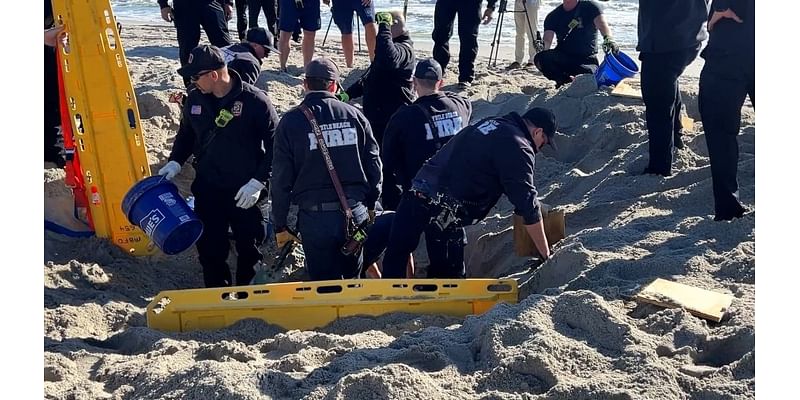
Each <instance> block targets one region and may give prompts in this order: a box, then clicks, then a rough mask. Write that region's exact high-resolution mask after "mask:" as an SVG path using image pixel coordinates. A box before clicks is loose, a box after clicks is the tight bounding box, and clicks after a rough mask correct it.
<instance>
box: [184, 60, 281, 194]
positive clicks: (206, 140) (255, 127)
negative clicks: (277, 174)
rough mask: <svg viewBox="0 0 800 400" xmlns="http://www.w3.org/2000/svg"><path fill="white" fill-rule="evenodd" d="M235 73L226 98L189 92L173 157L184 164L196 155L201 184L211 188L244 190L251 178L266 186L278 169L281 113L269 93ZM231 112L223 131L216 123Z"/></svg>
mask: <svg viewBox="0 0 800 400" xmlns="http://www.w3.org/2000/svg"><path fill="white" fill-rule="evenodd" d="M229 72H230V76H231V82H232V84H233V87H232V88H231V91H230V92H228V94H227V95H225V97H222V98H217V97H216V96H214V95H213V94H203V93H202V92H200V90H199V89H192V90H191V91H190V92H189V96H188V98H187V99H186V104H184V106H183V115H182V118H181V124H180V128H179V129H178V134H177V135H176V136H175V144H174V145H173V146H172V153H171V154H170V156H169V160H170V161H176V162H177V163H179V164H183V163H184V162H186V160H187V159H188V158H189V156H190V155H194V157H195V161H194V165H195V170H196V173H197V175H196V177H195V183H196V184H200V185H203V187H207V188H219V189H238V188H240V187H241V186H242V185H244V184H245V183H247V182H248V181H249V180H250V179H256V180H258V181H261V182H266V181H267V179H269V175H270V171H271V168H272V141H273V137H274V133H275V128H276V126H277V125H278V113H277V112H276V111H275V107H273V106H272V102H271V101H270V99H269V96H268V95H267V94H266V93H265V92H264V91H262V90H259V89H258V88H256V87H255V86H253V85H250V84H249V83H243V82H242V80H241V78H240V77H239V74H237V73H236V71H230V70H229ZM222 110H226V113H223V112H222ZM227 113H230V115H232V118H231V119H230V121H228V123H227V124H226V125H225V126H224V127H218V126H217V124H216V123H215V120H216V119H218V116H220V115H221V114H227Z"/></svg>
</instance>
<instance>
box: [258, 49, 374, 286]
mask: <svg viewBox="0 0 800 400" xmlns="http://www.w3.org/2000/svg"><path fill="white" fill-rule="evenodd" d="M305 71H306V76H305V79H304V81H303V85H304V87H305V89H306V94H305V98H304V99H303V101H302V102H301V103H300V105H298V106H297V107H295V108H292V109H291V110H289V111H287V112H286V113H285V114H283V117H282V118H281V121H280V123H279V124H278V129H277V131H276V132H275V148H274V149H275V150H274V152H275V155H274V157H273V159H274V168H273V177H272V189H271V196H272V212H273V215H274V222H275V232H276V235H275V240H276V242H277V243H278V246H279V247H280V246H283V245H284V244H286V243H287V242H288V241H289V240H296V237H295V236H294V235H293V234H292V233H290V232H288V228H287V216H288V213H289V205H290V204H291V203H294V204H297V206H298V210H299V211H298V214H297V227H298V230H299V233H300V236H301V237H302V239H303V242H302V243H303V250H304V252H305V255H306V269H307V270H308V275H309V277H310V279H311V280H312V281H319V280H330V279H342V278H344V279H349V278H355V277H357V276H358V275H359V269H360V267H361V263H362V259H363V251H362V250H363V248H356V247H349V246H345V245H346V244H348V243H352V240H351V239H353V238H355V237H356V236H357V235H355V234H354V233H355V232H359V231H361V230H362V229H366V228H368V225H369V223H368V219H369V218H371V214H372V213H370V212H369V211H371V210H374V209H375V203H376V201H377V200H378V197H379V196H380V193H381V191H380V189H381V161H380V158H379V157H378V143H377V142H376V141H375V137H374V136H372V128H371V127H370V123H369V122H368V121H367V118H366V117H365V116H364V114H362V113H361V111H359V110H358V109H357V108H355V107H353V106H351V105H349V104H346V103H343V102H341V101H339V100H337V99H336V97H334V93H335V92H336V90H337V86H338V84H337V82H338V80H339V68H338V67H337V66H336V64H334V63H333V61H331V60H330V59H327V58H317V59H314V60H312V61H311V62H310V63H308V64H307V65H306V67H305ZM328 162H330V166H329V164H328ZM329 168H331V169H329ZM356 227H357V228H358V229H354V228H356ZM359 238H360V239H363V237H361V236H359Z"/></svg>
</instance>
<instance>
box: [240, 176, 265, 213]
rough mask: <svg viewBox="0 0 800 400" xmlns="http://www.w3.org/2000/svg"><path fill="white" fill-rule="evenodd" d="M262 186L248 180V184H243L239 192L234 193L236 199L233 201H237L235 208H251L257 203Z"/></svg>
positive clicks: (257, 182)
mask: <svg viewBox="0 0 800 400" xmlns="http://www.w3.org/2000/svg"><path fill="white" fill-rule="evenodd" d="M264 187H265V186H264V184H263V183H261V182H259V181H257V180H255V179H250V181H249V182H247V183H245V184H244V186H242V188H241V189H239V192H238V193H236V197H234V198H233V199H234V200H238V201H237V202H236V207H239V208H244V209H248V208H250V207H252V206H253V205H254V204H256V202H257V201H258V196H260V195H261V191H262V190H263V189H264Z"/></svg>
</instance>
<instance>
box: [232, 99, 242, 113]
mask: <svg viewBox="0 0 800 400" xmlns="http://www.w3.org/2000/svg"><path fill="white" fill-rule="evenodd" d="M242 107H244V104H243V103H242V102H241V101H237V102H235V103H233V108H232V109H231V113H233V115H234V116H236V117H238V116H240V115H242Z"/></svg>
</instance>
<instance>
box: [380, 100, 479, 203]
mask: <svg viewBox="0 0 800 400" xmlns="http://www.w3.org/2000/svg"><path fill="white" fill-rule="evenodd" d="M471 115H472V103H470V101H469V99H467V98H465V97H464V96H461V95H459V94H455V93H451V92H438V93H434V94H431V95H428V96H423V97H420V98H418V99H417V100H416V101H414V103H413V104H410V105H406V106H402V107H400V109H399V110H397V112H396V113H394V115H393V116H392V119H391V120H390V121H389V124H388V125H386V132H385V133H384V137H383V153H382V159H383V162H384V166H383V167H384V172H385V173H386V174H394V176H396V177H397V183H398V184H400V186H402V187H403V190H408V189H410V188H411V179H412V178H414V175H416V174H417V171H419V168H420V167H422V164H424V163H425V161H427V160H428V159H429V158H430V157H431V156H433V155H434V154H435V153H436V151H438V150H439V149H440V148H441V147H442V146H443V145H444V144H445V143H447V141H448V140H450V138H451V137H453V135H455V134H456V133H457V132H458V131H460V130H461V129H462V128H464V127H465V126H467V125H468V124H469V119H470V116H471Z"/></svg>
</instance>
